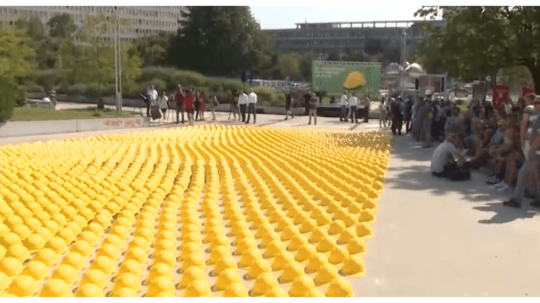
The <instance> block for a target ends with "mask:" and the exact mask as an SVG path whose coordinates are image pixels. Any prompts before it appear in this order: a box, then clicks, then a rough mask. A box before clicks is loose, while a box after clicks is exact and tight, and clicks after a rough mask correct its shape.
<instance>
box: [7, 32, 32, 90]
mask: <svg viewBox="0 0 540 303" xmlns="http://www.w3.org/2000/svg"><path fill="white" fill-rule="evenodd" d="M34 55H35V50H34V47H33V46H32V44H31V40H30V39H28V38H27V37H26V36H25V35H24V33H22V32H21V31H15V30H14V29H13V28H11V27H0V76H1V77H5V78H7V79H8V80H10V79H13V78H15V77H22V76H24V75H25V74H26V72H28V70H29V69H30V68H31V62H32V60H33V58H34Z"/></svg>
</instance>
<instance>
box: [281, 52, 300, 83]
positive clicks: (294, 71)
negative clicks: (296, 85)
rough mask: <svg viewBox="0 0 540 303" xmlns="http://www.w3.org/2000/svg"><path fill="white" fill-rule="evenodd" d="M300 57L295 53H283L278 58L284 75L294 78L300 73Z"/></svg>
mask: <svg viewBox="0 0 540 303" xmlns="http://www.w3.org/2000/svg"><path fill="white" fill-rule="evenodd" d="M299 62H300V58H299V56H298V55H297V54H294V53H290V54H283V55H281V57H280V58H279V65H280V67H281V70H282V72H283V74H284V75H287V76H288V77H292V78H296V77H298V75H299V74H300V67H299Z"/></svg>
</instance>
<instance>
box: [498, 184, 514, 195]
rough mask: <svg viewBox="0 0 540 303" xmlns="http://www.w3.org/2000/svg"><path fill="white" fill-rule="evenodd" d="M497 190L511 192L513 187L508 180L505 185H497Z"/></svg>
mask: <svg viewBox="0 0 540 303" xmlns="http://www.w3.org/2000/svg"><path fill="white" fill-rule="evenodd" d="M497 190H498V191H500V192H505V193H507V192H511V191H512V188H511V187H510V186H509V185H508V184H506V182H505V183H504V184H503V185H501V186H499V187H497Z"/></svg>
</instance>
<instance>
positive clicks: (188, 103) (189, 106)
mask: <svg viewBox="0 0 540 303" xmlns="http://www.w3.org/2000/svg"><path fill="white" fill-rule="evenodd" d="M193 98H194V96H193V91H191V89H190V90H189V91H188V93H187V95H186V97H185V98H184V105H185V107H186V112H187V116H188V121H189V125H193Z"/></svg>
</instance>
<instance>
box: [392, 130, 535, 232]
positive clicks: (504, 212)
mask: <svg viewBox="0 0 540 303" xmlns="http://www.w3.org/2000/svg"><path fill="white" fill-rule="evenodd" d="M422 145H423V143H422V142H415V141H414V140H413V139H412V138H411V137H410V136H402V137H399V136H397V137H395V138H394V145H393V150H392V155H393V157H396V158H398V159H399V160H400V161H401V163H399V164H397V165H393V167H390V168H389V169H388V171H389V173H388V174H387V178H386V185H385V186H387V187H389V188H395V189H401V190H408V191H428V192H429V194H430V195H432V196H433V198H434V199H433V201H431V202H433V203H437V199H436V198H437V197H438V196H445V195H448V194H452V195H458V196H459V200H457V201H455V202H456V203H463V202H471V203H475V204H481V203H483V205H479V206H474V207H473V208H474V209H475V210H479V211H484V212H493V213H495V214H494V216H493V217H492V218H491V219H489V220H480V221H479V223H481V224H503V223H508V222H512V221H515V220H518V219H530V218H533V217H535V216H537V215H539V214H540V212H538V211H537V210H536V209H534V208H533V207H531V206H530V205H529V202H530V201H529V200H527V199H524V200H523V203H522V209H513V208H508V207H504V206H503V205H502V201H503V200H505V199H507V198H508V196H509V195H510V193H508V192H507V193H503V192H500V191H497V190H496V189H492V188H491V187H490V186H489V185H487V184H486V183H485V180H486V178H487V172H485V171H484V170H477V171H473V172H472V176H471V179H470V180H468V181H462V182H453V181H450V180H447V179H441V178H437V177H434V176H432V175H431V170H430V164H431V156H432V154H433V152H434V151H435V147H432V148H422ZM390 172H392V173H390Z"/></svg>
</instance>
